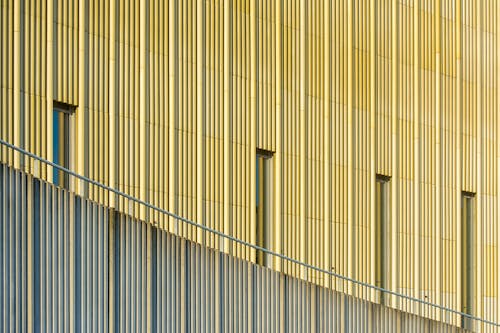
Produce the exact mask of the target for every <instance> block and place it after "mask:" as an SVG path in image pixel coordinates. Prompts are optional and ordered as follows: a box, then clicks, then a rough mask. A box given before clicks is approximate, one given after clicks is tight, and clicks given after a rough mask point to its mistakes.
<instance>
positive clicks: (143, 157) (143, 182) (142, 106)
mask: <svg viewBox="0 0 500 333" xmlns="http://www.w3.org/2000/svg"><path fill="white" fill-rule="evenodd" d="M146 5H147V0H143V1H140V7H139V198H140V199H141V200H144V201H147V200H148V197H147V187H148V183H147V173H148V166H147V161H148V155H149V154H148V153H147V151H148V150H149V147H148V146H147V143H146V123H147V112H148V110H147V104H148V99H147V94H148V92H147V91H146V79H147V78H146V61H147V59H146V57H147V53H146V52H147V49H146V43H147V41H146V36H147V35H148V34H147V32H146V28H147V25H146V19H148V17H147V13H146V7H147V6H146ZM139 218H140V219H141V220H142V221H144V220H145V219H146V207H145V206H144V205H140V208H139Z"/></svg>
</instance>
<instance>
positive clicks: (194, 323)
mask: <svg viewBox="0 0 500 333" xmlns="http://www.w3.org/2000/svg"><path fill="white" fill-rule="evenodd" d="M0 248H1V249H2V251H1V254H0V330H2V331H4V332H14V331H15V332H21V331H23V332H26V331H28V332H57V331H60V332H70V331H71V332H87V331H93V332H97V331H99V332H108V331H111V332H114V331H116V332H138V331H142V332H146V331H148V332H191V331H193V332H201V331H203V332H223V331H225V332H236V331H237V332H316V331H318V332H326V331H330V332H333V331H336V332H339V331H342V332H359V331H363V332H366V331H367V330H368V327H370V329H371V331H372V332H401V331H404V332H462V331H463V332H465V330H460V329H457V328H454V327H453V326H450V325H447V324H444V323H439V322H435V321H432V320H429V319H425V318H422V317H418V316H416V315H412V314H409V313H405V312H401V311H398V310H394V309H390V308H388V307H384V306H381V305H378V304H375V303H370V302H368V301H364V300H362V299H359V298H354V297H352V296H348V295H345V294H342V293H339V292H335V291H332V290H329V289H325V288H322V287H319V286H317V285H314V284H311V283H307V282H305V281H301V280H299V279H296V278H292V277H289V276H286V275H284V274H283V273H278V272H275V271H273V270H270V269H268V268H264V267H261V266H258V265H255V264H252V263H250V262H248V261H244V260H241V259H238V258H235V257H233V256H229V255H227V254H223V253H221V252H219V251H216V250H211V249H208V248H206V247H203V246H201V245H199V244H195V243H193V242H190V241H188V240H185V239H182V238H180V237H178V236H175V235H172V234H169V233H168V232H166V231H163V230H159V229H156V228H154V227H152V226H151V224H148V223H144V222H141V221H139V220H136V219H133V218H130V217H128V216H126V215H123V214H118V213H116V212H114V211H113V210H112V209H109V208H107V207H105V206H102V205H100V204H97V203H95V202H92V201H90V200H88V199H83V198H81V197H79V196H75V195H73V194H72V193H69V192H67V191H65V190H62V189H60V188H57V187H55V186H53V185H50V184H48V183H46V182H44V181H40V180H39V179H36V178H33V177H32V176H29V175H26V174H25V173H22V172H19V171H14V170H13V169H12V168H10V167H7V166H5V165H4V164H0Z"/></svg>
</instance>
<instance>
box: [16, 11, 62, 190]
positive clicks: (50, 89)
mask: <svg viewBox="0 0 500 333" xmlns="http://www.w3.org/2000/svg"><path fill="white" fill-rule="evenodd" d="M18 2H19V1H16V3H18ZM53 5H54V4H53V1H48V2H47V64H46V66H47V73H46V76H47V85H46V87H47V91H46V94H47V96H46V98H47V102H46V103H47V128H46V129H45V130H46V133H47V147H46V149H47V159H48V160H49V161H53V160H54V152H53V151H52V140H53V139H52V128H51V126H52V122H53V119H52V118H53V111H52V102H53V88H54V85H53V83H52V82H53V75H54V69H53V68H52V67H53V51H54V36H53V31H54V28H53V24H54V17H53V15H54V9H53ZM36 169H39V168H36ZM53 173H54V170H53V168H52V167H47V180H48V181H50V182H52V181H53Z"/></svg>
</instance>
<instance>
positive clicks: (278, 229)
mask: <svg viewBox="0 0 500 333" xmlns="http://www.w3.org/2000/svg"><path fill="white" fill-rule="evenodd" d="M282 10H283V0H277V1H276V11H275V14H276V20H275V22H276V54H275V55H276V152H275V160H276V162H275V163H276V164H275V172H274V176H275V179H276V181H275V186H276V187H275V197H274V199H275V207H274V212H275V218H274V225H275V227H274V231H273V233H272V234H273V235H274V241H273V242H272V243H274V244H273V247H272V249H273V250H274V251H276V252H278V253H282V252H283V250H282V248H281V237H282V223H283V222H282V216H281V200H282V199H281V197H282V194H281V180H282V175H283V173H282V171H281V170H282V161H281V160H282V150H281V145H282V140H283V138H282V133H283V131H282V124H283V106H282V105H283V80H282V77H283V67H282V66H283V48H282V43H283V42H282V36H283V34H282V15H283V12H282ZM272 243H271V244H272ZM271 260H273V259H271ZM274 269H275V270H277V271H281V261H280V259H279V258H277V257H274Z"/></svg>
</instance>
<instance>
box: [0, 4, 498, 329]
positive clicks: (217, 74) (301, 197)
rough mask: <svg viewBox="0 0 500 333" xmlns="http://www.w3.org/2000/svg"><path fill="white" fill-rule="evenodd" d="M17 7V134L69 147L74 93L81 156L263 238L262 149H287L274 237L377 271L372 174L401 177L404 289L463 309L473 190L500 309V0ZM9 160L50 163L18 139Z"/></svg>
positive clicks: (144, 195) (394, 184) (101, 198)
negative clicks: (61, 130) (465, 208)
mask: <svg viewBox="0 0 500 333" xmlns="http://www.w3.org/2000/svg"><path fill="white" fill-rule="evenodd" d="M0 10H1V14H0V18H1V21H0V36H1V41H0V42H1V44H0V46H1V50H2V52H1V54H0V57H1V58H0V77H1V91H0V108H1V109H0V110H1V116H0V117H1V124H0V135H1V137H2V138H4V139H6V140H8V141H9V142H12V143H14V144H16V145H19V146H22V147H25V148H26V149H27V150H29V151H32V152H34V153H37V154H40V155H41V156H44V157H47V158H48V159H52V158H53V151H52V145H51V144H50V143H51V142H52V140H53V138H52V132H51V124H52V106H53V101H60V102H66V103H70V104H73V105H76V107H77V109H76V114H75V115H74V118H75V119H74V122H75V128H76V130H75V132H74V133H73V136H72V138H71V143H72V147H73V152H74V153H73V154H74V156H73V162H72V168H73V169H74V170H75V171H77V172H78V173H80V174H84V175H86V176H88V177H90V178H92V179H96V180H98V181H101V182H104V183H106V184H109V185H110V186H113V187H116V188H118V189H120V190H123V191H125V192H127V193H130V194H132V195H134V196H137V197H139V198H141V199H144V200H147V201H150V202H151V203H153V204H155V205H157V206H160V207H163V208H165V209H169V210H171V211H173V212H176V213H178V214H180V215H182V216H185V217H188V218H192V219H194V220H196V221H199V222H200V223H204V224H206V225H209V226H211V227H214V228H216V229H219V230H222V231H224V232H226V233H228V234H231V235H234V236H237V237H241V238H243V239H245V240H249V241H255V229H256V228H255V221H256V218H255V209H254V207H255V186H253V184H255V172H254V165H255V154H256V149H257V148H259V149H266V150H270V151H273V152H274V160H275V161H274V162H275V175H276V177H275V184H274V187H275V210H274V213H273V214H274V217H275V218H274V228H275V229H276V230H275V233H274V234H275V235H276V237H275V239H274V240H273V241H272V249H273V250H276V251H278V252H283V253H284V254H286V255H289V256H291V257H294V258H297V259H300V260H303V261H307V262H309V263H311V264H314V265H318V266H320V267H323V268H325V269H333V270H335V272H337V273H340V274H345V275H348V276H351V277H354V278H356V279H361V280H363V281H367V282H370V283H374V280H375V267H374V265H373V263H374V261H375V260H374V259H375V251H374V250H373V248H374V235H375V227H374V223H373V221H374V220H375V195H374V193H375V177H376V176H375V175H376V174H382V175H386V176H390V177H391V182H390V184H391V185H390V186H391V189H390V191H391V195H390V197H391V202H390V210H391V212H390V220H391V223H392V225H393V226H394V228H393V229H392V234H391V258H390V261H391V277H390V281H391V286H390V287H391V289H392V290H395V291H400V292H404V293H407V294H409V295H412V296H415V297H419V298H422V299H426V300H429V301H431V302H436V303H439V304H443V305H446V306H450V307H453V308H455V309H460V307H461V305H460V299H461V295H460V293H461V281H460V274H458V272H460V270H461V268H460V267H461V258H460V249H461V230H460V228H458V227H457V226H459V225H460V224H459V220H460V209H461V207H460V196H461V192H462V191H469V192H473V193H475V194H476V198H475V201H476V203H475V205H476V208H477V209H476V212H477V213H476V216H475V224H476V229H477V231H478V232H477V235H476V241H475V244H474V246H475V248H476V251H475V252H476V254H477V261H476V262H477V266H476V267H475V269H474V272H475V276H476V281H477V283H476V286H475V289H476V292H475V294H476V295H477V297H476V299H475V309H476V313H475V314H476V315H478V316H481V317H484V318H487V319H491V320H496V321H499V320H500V318H499V317H498V312H499V310H500V304H499V303H500V298H499V295H498V290H499V281H500V277H499V275H498V271H499V262H498V261H499V258H500V244H499V243H500V228H499V227H498V220H499V211H498V209H499V208H498V207H499V206H500V205H499V203H500V195H499V193H498V188H499V181H500V178H499V170H500V160H499V158H500V147H499V146H498V142H499V140H498V135H499V134H500V133H499V131H498V128H500V117H499V116H498V110H499V105H498V103H499V99H498V95H499V92H498V88H499V85H498V79H497V78H498V73H499V69H500V67H499V64H498V61H499V60H498V59H500V57H499V54H498V48H499V47H500V43H499V42H498V39H497V38H498V29H499V27H498V24H497V21H498V20H497V17H498V16H499V10H500V8H499V4H498V2H497V1H494V0H450V1H444V0H435V1H431V0H412V1H410V0H380V1H376V0H371V1H362V0H344V1H323V0H294V1H283V0H280V1H265V0H256V1H251V0H235V1H228V0H226V1H217V0H209V1H205V0H185V1H183V0H172V1H162V0H148V1H135V0H112V1H87V0H67V1H62V0H56V1H35V0H21V1H15V0H2V1H1V9H0ZM1 160H2V161H4V162H9V164H11V165H14V166H16V167H24V168H26V170H27V171H29V172H30V173H31V174H33V175H35V176H40V177H42V178H43V179H49V180H50V179H52V176H51V173H52V170H48V169H46V168H45V167H44V166H41V165H39V164H37V163H33V162H32V161H23V159H22V158H20V157H19V156H18V155H14V154H13V153H12V152H8V151H7V150H6V149H5V148H2V149H1ZM72 189H74V190H76V191H77V193H79V194H81V195H83V196H85V197H87V196H88V197H90V198H91V199H93V200H95V201H97V202H100V203H102V204H105V205H109V206H112V207H116V209H117V210H118V211H121V212H125V213H127V214H130V215H132V216H134V217H137V218H141V219H142V220H145V221H148V222H152V223H154V224H155V225H157V226H158V227H160V229H165V230H168V231H170V232H173V233H176V234H178V235H180V236H184V237H187V238H189V239H191V240H194V241H197V242H199V243H202V244H205V245H208V246H210V247H213V248H216V249H220V250H222V251H223V252H225V253H231V254H234V255H236V256H238V257H241V258H246V259H249V260H254V258H255V253H254V252H253V251H250V250H248V249H244V248H241V247H239V246H236V245H233V244H229V243H228V242H227V241H222V240H220V239H218V238H217V237H214V236H210V235H203V234H202V233H199V232H197V231H196V230H194V229H193V228H192V227H189V226H185V225H181V224H177V222H175V221H173V220H172V221H170V223H167V221H166V220H165V219H164V218H163V217H162V216H159V215H157V214H155V213H153V212H148V211H146V210H145V209H140V208H139V207H138V206H133V205H129V204H128V203H126V202H124V201H123V200H119V199H117V198H115V197H112V196H109V195H108V194H107V193H105V192H104V191H102V190H99V189H97V188H94V187H92V186H91V187H87V186H85V185H84V184H80V183H76V184H74V185H73V186H72ZM205 236H206V237H205ZM275 268H276V269H279V270H282V271H284V272H286V273H289V274H291V275H293V276H297V277H302V278H306V279H309V280H310V281H313V282H317V283H319V284H322V285H325V286H332V287H334V288H335V289H337V290H340V291H345V292H348V293H350V294H356V293H359V292H360V291H357V290H356V288H353V287H352V286H349V285H344V284H341V283H335V285H332V284H331V281H329V280H328V279H326V278H325V277H322V276H317V275H315V274H312V273H311V272H306V271H304V270H301V269H299V267H295V266H294V265H289V264H284V265H282V263H280V262H279V261H277V262H275ZM395 306H397V305H395ZM412 311H413V310H412ZM415 311H418V309H415ZM427 315H429V316H432V317H433V318H436V319H439V318H440V315H441V314H439V313H428V314H427Z"/></svg>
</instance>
